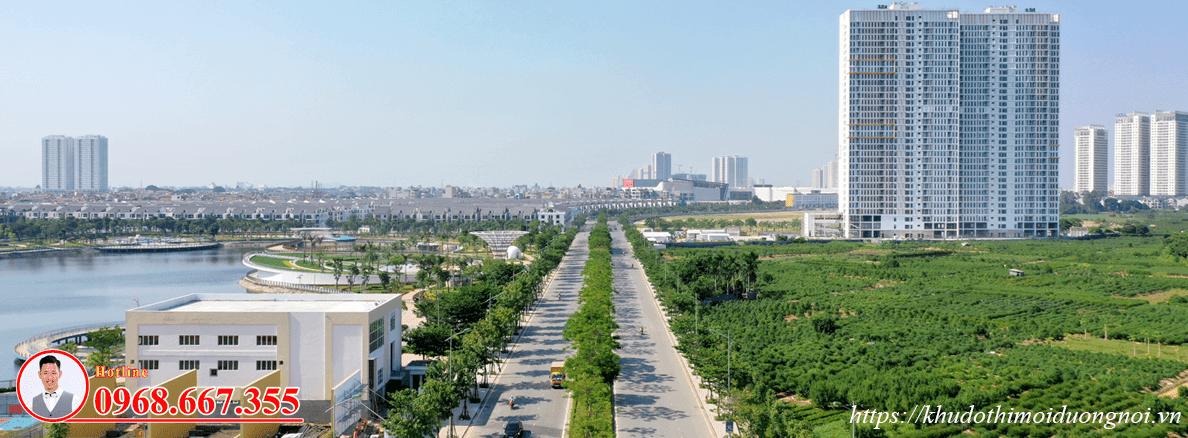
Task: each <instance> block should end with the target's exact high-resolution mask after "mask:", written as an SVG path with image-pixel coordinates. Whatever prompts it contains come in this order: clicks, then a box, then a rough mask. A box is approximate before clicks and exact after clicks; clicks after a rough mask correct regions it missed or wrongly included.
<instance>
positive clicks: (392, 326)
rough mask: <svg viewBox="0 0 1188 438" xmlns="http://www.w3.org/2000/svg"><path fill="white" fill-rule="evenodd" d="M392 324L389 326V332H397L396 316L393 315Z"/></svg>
mask: <svg viewBox="0 0 1188 438" xmlns="http://www.w3.org/2000/svg"><path fill="white" fill-rule="evenodd" d="M390 320H391V322H390V323H389V324H388V330H396V314H395V313H393V314H392V316H391V317H390Z"/></svg>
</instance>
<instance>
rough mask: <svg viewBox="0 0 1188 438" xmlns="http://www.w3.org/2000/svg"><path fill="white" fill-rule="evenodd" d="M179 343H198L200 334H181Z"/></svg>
mask: <svg viewBox="0 0 1188 438" xmlns="http://www.w3.org/2000/svg"><path fill="white" fill-rule="evenodd" d="M177 345H198V335H180V336H178V337H177Z"/></svg>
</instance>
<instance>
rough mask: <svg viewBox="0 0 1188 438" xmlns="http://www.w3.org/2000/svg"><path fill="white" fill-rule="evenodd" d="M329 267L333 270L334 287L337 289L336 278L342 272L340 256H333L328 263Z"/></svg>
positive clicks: (340, 275)
mask: <svg viewBox="0 0 1188 438" xmlns="http://www.w3.org/2000/svg"><path fill="white" fill-rule="evenodd" d="M330 268H331V269H333V270H334V288H335V289H337V288H338V279H339V277H342V273H343V265H342V257H335V258H334V259H333V260H332V261H331V263H330Z"/></svg>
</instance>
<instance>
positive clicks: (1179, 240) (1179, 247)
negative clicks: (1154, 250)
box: [1163, 234, 1188, 259]
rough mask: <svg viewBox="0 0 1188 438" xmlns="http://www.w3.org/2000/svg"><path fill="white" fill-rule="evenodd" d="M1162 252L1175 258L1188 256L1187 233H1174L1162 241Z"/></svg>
mask: <svg viewBox="0 0 1188 438" xmlns="http://www.w3.org/2000/svg"><path fill="white" fill-rule="evenodd" d="M1163 253H1164V254H1165V255H1168V256H1171V257H1175V258H1176V259H1184V258H1188V235H1185V234H1174V235H1172V236H1171V237H1168V238H1167V239H1166V240H1164V241H1163Z"/></svg>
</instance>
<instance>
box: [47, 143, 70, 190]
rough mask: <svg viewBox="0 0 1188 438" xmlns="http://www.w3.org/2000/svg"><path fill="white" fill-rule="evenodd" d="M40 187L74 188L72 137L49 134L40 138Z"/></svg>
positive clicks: (53, 188) (48, 188)
mask: <svg viewBox="0 0 1188 438" xmlns="http://www.w3.org/2000/svg"><path fill="white" fill-rule="evenodd" d="M41 189H42V190H45V191H47V192H61V191H67V190H74V139H73V138H70V137H66V136H62V135H51V136H48V137H45V138H42V139H41Z"/></svg>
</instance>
